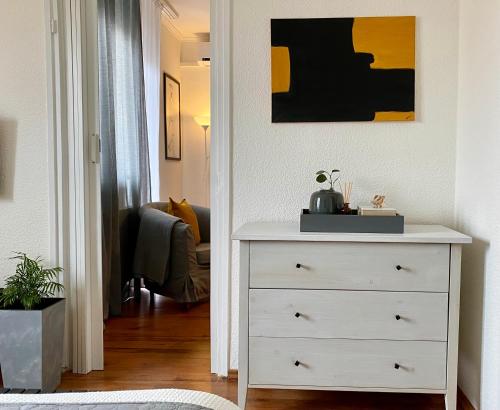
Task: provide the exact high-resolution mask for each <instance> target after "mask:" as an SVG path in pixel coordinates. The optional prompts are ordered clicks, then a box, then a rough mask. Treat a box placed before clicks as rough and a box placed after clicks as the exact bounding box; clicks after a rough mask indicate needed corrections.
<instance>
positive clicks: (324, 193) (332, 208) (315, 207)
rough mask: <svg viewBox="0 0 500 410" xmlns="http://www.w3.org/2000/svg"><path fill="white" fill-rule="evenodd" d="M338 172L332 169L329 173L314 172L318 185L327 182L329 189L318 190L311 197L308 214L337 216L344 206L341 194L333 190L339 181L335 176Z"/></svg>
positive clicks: (338, 177)
mask: <svg viewBox="0 0 500 410" xmlns="http://www.w3.org/2000/svg"><path fill="white" fill-rule="evenodd" d="M339 173H340V170H338V169H333V170H332V171H331V172H328V171H318V172H316V182H319V183H320V184H322V183H325V182H328V183H329V184H330V188H329V189H320V190H319V191H316V192H314V193H313V194H312V195H311V199H310V201H309V212H310V213H312V214H339V213H340V211H341V210H342V208H343V206H344V197H343V195H342V193H341V192H337V191H335V189H334V186H335V184H336V183H337V181H338V180H339V179H340V176H337V174H339Z"/></svg>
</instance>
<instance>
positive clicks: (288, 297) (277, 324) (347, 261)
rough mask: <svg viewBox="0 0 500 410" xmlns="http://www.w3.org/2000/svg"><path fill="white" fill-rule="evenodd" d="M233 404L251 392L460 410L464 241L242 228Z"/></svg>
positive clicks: (427, 234) (432, 235)
mask: <svg viewBox="0 0 500 410" xmlns="http://www.w3.org/2000/svg"><path fill="white" fill-rule="evenodd" d="M233 239H235V240H239V241H240V328H239V371H238V384H239V386H238V396H239V397H238V401H239V406H240V407H241V408H244V407H245V403H246V395H247V389H248V388H271V389H272V388H274V389H307V390H313V389H314V390H354V391H381V392H411V393H434V394H436V393H441V394H445V395H446V406H447V409H448V410H452V409H453V410H455V409H456V393H457V354H458V320H459V303H460V263H461V253H462V245H463V244H466V243H470V242H471V238H470V237H468V236H465V235H462V234H460V233H458V232H455V231H453V230H451V229H448V228H445V227H442V226H431V225H428V226H427V225H407V226H406V227H405V233H404V234H402V235H379V234H314V233H300V232H299V229H298V226H297V225H296V224H290V223H255V224H248V225H245V226H244V227H242V228H241V229H240V230H238V231H237V232H236V233H235V234H234V235H233Z"/></svg>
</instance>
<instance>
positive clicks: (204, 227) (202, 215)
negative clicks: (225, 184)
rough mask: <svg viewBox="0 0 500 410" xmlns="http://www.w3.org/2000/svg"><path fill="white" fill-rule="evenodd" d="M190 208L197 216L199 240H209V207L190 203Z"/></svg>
mask: <svg viewBox="0 0 500 410" xmlns="http://www.w3.org/2000/svg"><path fill="white" fill-rule="evenodd" d="M192 208H193V211H194V213H195V214H196V217H197V218H198V225H199V226H200V236H201V241H202V242H210V208H205V207H202V206H196V205H192Z"/></svg>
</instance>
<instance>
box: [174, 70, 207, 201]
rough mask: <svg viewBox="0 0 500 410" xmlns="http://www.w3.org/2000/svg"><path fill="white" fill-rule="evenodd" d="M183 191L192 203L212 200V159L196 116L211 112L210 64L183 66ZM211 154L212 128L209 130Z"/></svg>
mask: <svg viewBox="0 0 500 410" xmlns="http://www.w3.org/2000/svg"><path fill="white" fill-rule="evenodd" d="M181 82H182V97H181V111H182V135H183V141H182V145H183V152H184V155H183V158H182V169H183V171H182V192H183V196H184V198H186V199H187V200H188V201H189V203H192V204H196V205H203V206H209V204H210V172H209V168H210V160H209V159H207V160H205V140H204V135H205V133H204V131H203V129H202V128H201V127H200V126H199V125H198V124H197V123H196V121H195V120H194V117H197V116H210V68H207V67H182V68H181ZM207 155H210V129H209V130H208V132H207Z"/></svg>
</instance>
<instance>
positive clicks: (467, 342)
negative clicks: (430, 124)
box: [456, 0, 500, 410]
mask: <svg viewBox="0 0 500 410" xmlns="http://www.w3.org/2000/svg"><path fill="white" fill-rule="evenodd" d="M460 3H461V4H460V8H461V10H460V28H461V33H460V64H459V67H460V75H459V89H460V93H459V111H458V150H457V185H456V210H457V227H458V229H460V230H462V231H463V232H465V233H467V234H469V235H471V236H473V238H474V243H473V245H472V246H467V247H465V250H464V258H463V270H462V275H463V279H462V300H461V318H460V359H459V385H460V387H461V388H462V390H463V391H464V392H465V394H466V395H467V396H468V397H469V399H470V400H471V402H472V404H473V405H475V406H476V408H478V405H479V404H480V405H481V409H483V410H497V409H500V387H499V386H500V212H498V209H497V206H498V204H500V184H499V175H500V48H499V46H498V45H499V44H500V30H499V27H500V0H481V1H480V2H478V1H474V0H461V2H460Z"/></svg>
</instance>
